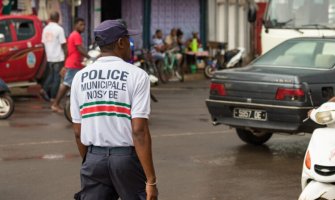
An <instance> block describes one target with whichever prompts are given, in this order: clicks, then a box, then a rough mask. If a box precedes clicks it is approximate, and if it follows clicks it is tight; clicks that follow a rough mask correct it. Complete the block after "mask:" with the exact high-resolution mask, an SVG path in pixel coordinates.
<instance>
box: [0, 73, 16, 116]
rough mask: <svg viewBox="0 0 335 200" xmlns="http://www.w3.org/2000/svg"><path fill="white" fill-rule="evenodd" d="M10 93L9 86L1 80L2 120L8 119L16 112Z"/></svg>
mask: <svg viewBox="0 0 335 200" xmlns="http://www.w3.org/2000/svg"><path fill="white" fill-rule="evenodd" d="M9 93H10V91H9V88H8V86H7V85H6V83H5V82H4V81H3V80H1V79H0V119H7V118H8V117H10V116H11V115H12V113H13V112H14V101H13V99H12V98H11V97H10V96H9Z"/></svg>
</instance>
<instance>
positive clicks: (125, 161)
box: [80, 146, 146, 200]
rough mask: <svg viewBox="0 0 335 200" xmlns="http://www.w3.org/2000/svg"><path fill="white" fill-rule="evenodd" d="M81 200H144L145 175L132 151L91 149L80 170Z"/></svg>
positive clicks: (134, 152) (125, 148)
mask: <svg viewBox="0 0 335 200" xmlns="http://www.w3.org/2000/svg"><path fill="white" fill-rule="evenodd" d="M80 175H81V200H117V199H119V198H120V199H121V200H145V199H146V193H145V181H146V178H145V174H144V171H143V168H142V166H141V164H140V161H139V159H138V157H137V154H136V151H135V148H134V147H113V148H107V147H96V146H90V147H89V148H88V152H87V154H86V159H85V161H84V162H83V165H82V167H81V170H80Z"/></svg>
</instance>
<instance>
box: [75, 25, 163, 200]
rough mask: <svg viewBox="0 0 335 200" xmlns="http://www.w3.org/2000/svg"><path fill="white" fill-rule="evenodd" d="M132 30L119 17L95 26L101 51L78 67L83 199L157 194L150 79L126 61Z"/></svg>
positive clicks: (77, 118)
mask: <svg viewBox="0 0 335 200" xmlns="http://www.w3.org/2000/svg"><path fill="white" fill-rule="evenodd" d="M132 34H133V32H132V31H129V30H127V28H126V27H125V26H124V25H123V24H122V23H120V22H119V21H118V20H106V21H104V22H102V23H101V24H100V25H98V26H97V27H96V28H95V30H94V35H95V40H96V43H97V44H98V45H99V47H100V49H101V52H102V54H101V57H100V58H99V59H98V60H97V61H96V62H95V63H94V64H92V65H89V66H87V67H86V68H84V69H82V70H81V71H79V72H78V73H77V74H76V76H75V77H74V79H73V83H72V89H71V116H72V120H73V123H74V125H73V127H74V132H75V136H76V142H77V146H78V150H79V152H80V154H81V156H82V157H83V158H85V159H84V160H85V161H84V162H83V164H82V167H81V171H80V172H81V173H80V174H81V188H82V191H81V194H80V197H81V199H82V200H104V199H106V200H107V199H108V200H110V199H113V200H117V199H118V198H119V197H120V198H121V199H122V200H138V199H140V200H145V199H146V200H149V199H150V200H155V199H157V196H158V190H157V187H156V186H157V180H156V175H155V169H154V165H153V159H152V149H151V136H150V132H149V127H148V118H149V113H150V80H149V77H148V75H147V73H146V72H145V71H143V70H142V69H140V68H138V67H136V66H134V65H132V64H129V63H127V61H129V60H130V44H129V36H130V35H132Z"/></svg>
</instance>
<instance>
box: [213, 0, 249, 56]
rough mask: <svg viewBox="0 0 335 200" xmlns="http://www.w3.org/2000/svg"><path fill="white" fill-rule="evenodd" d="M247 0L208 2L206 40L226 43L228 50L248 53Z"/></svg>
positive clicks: (216, 0)
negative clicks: (235, 49) (239, 50)
mask: <svg viewBox="0 0 335 200" xmlns="http://www.w3.org/2000/svg"><path fill="white" fill-rule="evenodd" d="M247 12H248V4H247V0H208V33H207V34H208V40H209V41H219V42H228V49H233V48H237V47H244V48H246V50H247V53H248V52H250V24H249V23H248V21H247Z"/></svg>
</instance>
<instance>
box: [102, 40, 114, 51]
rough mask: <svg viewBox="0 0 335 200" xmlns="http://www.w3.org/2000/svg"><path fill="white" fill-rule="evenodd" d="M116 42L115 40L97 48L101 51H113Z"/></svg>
mask: <svg viewBox="0 0 335 200" xmlns="http://www.w3.org/2000/svg"><path fill="white" fill-rule="evenodd" d="M116 43H117V41H115V42H113V43H110V44H107V45H104V46H99V48H100V50H101V51H102V52H110V51H113V50H114V49H115V47H116Z"/></svg>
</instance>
